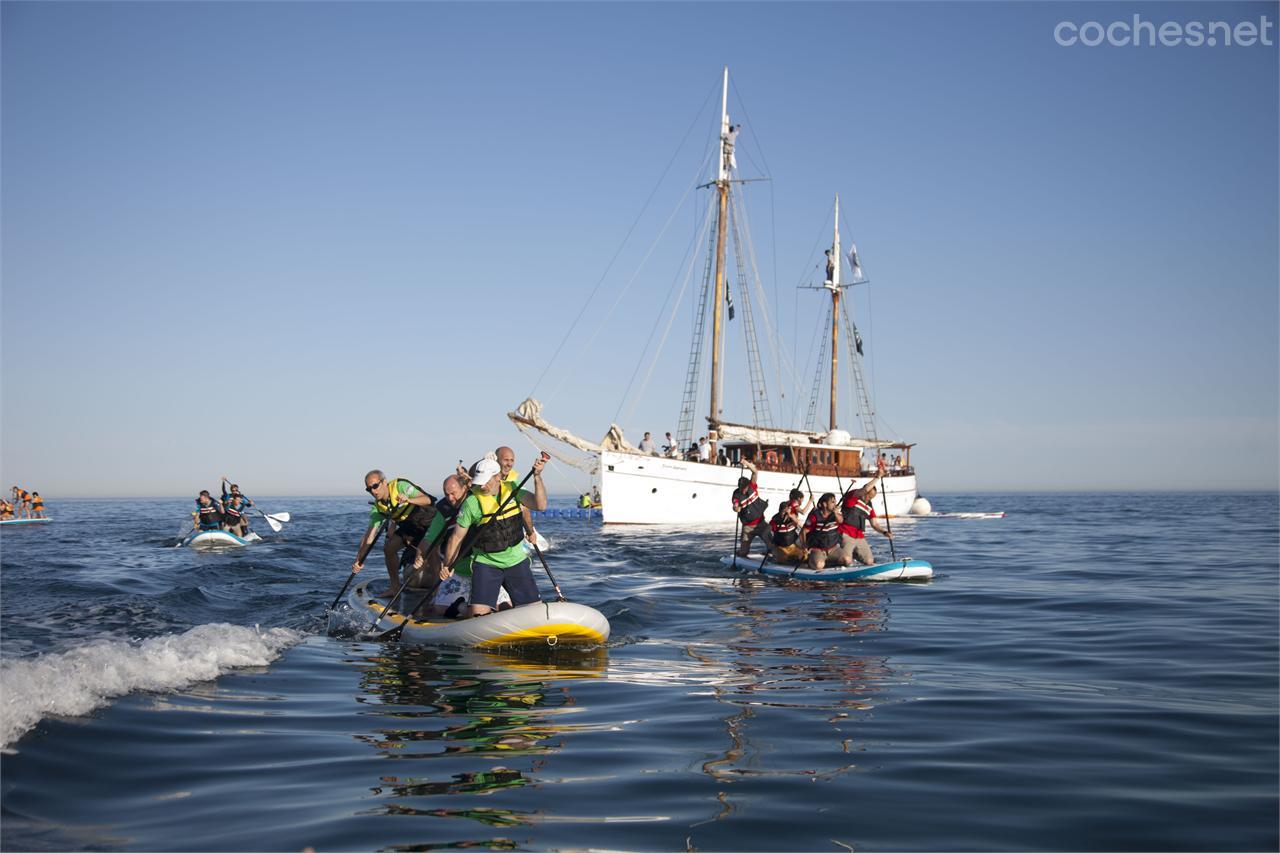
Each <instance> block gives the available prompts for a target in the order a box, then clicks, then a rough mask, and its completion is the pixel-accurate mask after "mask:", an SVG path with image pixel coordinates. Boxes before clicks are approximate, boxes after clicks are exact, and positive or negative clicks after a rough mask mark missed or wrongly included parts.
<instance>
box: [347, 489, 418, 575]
mask: <svg viewBox="0 0 1280 853" xmlns="http://www.w3.org/2000/svg"><path fill="white" fill-rule="evenodd" d="M364 490H365V491H366V492H368V493H369V494H370V495H372V496H373V508H372V509H371V510H369V528H368V529H367V530H366V531H365V534H364V538H363V539H361V540H360V550H359V551H357V552H356V561H355V562H354V563H352V564H351V571H352V572H359V571H360V570H361V569H363V568H364V558H365V557H366V556H367V555H368V553H369V549H370V548H372V547H373V540H374V539H376V538H377V535H378V528H379V527H380V526H381V525H382V522H383V521H386V522H387V524H388V527H389V529H388V531H387V539H386V542H385V543H384V545H383V547H382V554H383V556H384V557H385V558H386V562H387V578H388V579H389V581H390V583H389V585H388V586H387V592H386V595H387V597H388V598H394V597H395V596H396V595H397V594H399V592H400V556H399V555H400V550H401V549H402V548H404V547H406V546H408V545H414V546H416V545H417V544H418V543H419V542H420V541H421V540H422V537H423V535H424V534H425V533H426V532H427V528H428V527H430V526H431V522H432V521H433V520H434V519H435V515H436V508H435V507H434V506H433V504H434V503H435V498H433V497H432V496H431V495H429V494H427V493H426V492H424V491H422V490H421V489H419V488H418V487H417V486H415V485H414V484H413V483H411V482H410V481H408V480H406V479H404V478H402V477H394V478H392V479H390V480H388V479H387V477H386V475H385V474H383V473H382V472H381V471H379V470H377V469H374V470H373V471H370V472H369V473H368V474H365V475H364Z"/></svg>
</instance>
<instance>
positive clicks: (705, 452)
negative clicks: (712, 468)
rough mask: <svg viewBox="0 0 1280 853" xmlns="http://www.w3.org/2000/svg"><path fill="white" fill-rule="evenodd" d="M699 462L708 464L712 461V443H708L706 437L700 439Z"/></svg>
mask: <svg viewBox="0 0 1280 853" xmlns="http://www.w3.org/2000/svg"><path fill="white" fill-rule="evenodd" d="M698 461H699V462H708V463H709V462H710V461H711V442H709V441H707V437H706V436H705V435H704V436H702V438H699V439H698Z"/></svg>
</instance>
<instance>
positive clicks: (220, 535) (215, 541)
mask: <svg viewBox="0 0 1280 853" xmlns="http://www.w3.org/2000/svg"><path fill="white" fill-rule="evenodd" d="M261 541H262V537H261V536H259V535H258V534H256V533H254V532H252V531H250V532H249V535H248V536H246V537H244V538H243V539H242V538H240V537H239V536H237V535H235V534H234V533H228V532H227V531H225V530H197V531H196V532H195V533H193V534H192V535H191V536H188V537H187V541H186V542H185V543H184V544H186V546H187V547H188V548H243V547H244V546H245V545H248V544H249V543H250V542H261Z"/></svg>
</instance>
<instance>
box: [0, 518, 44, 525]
mask: <svg viewBox="0 0 1280 853" xmlns="http://www.w3.org/2000/svg"><path fill="white" fill-rule="evenodd" d="M51 521H53V519H52V518H9V519H5V520H4V521H0V524H48V523H49V522H51Z"/></svg>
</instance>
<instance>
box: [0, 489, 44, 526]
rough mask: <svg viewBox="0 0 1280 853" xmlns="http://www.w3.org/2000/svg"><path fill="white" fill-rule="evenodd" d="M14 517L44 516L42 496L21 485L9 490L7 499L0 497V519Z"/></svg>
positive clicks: (4, 519)
mask: <svg viewBox="0 0 1280 853" xmlns="http://www.w3.org/2000/svg"><path fill="white" fill-rule="evenodd" d="M16 518H44V498H42V497H40V493H39V492H28V491H27V490H26V489H24V488H22V487H21V486H14V487H13V488H11V489H10V490H9V499H8V500H6V499H4V498H0V521H9V520H10V519H16Z"/></svg>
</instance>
